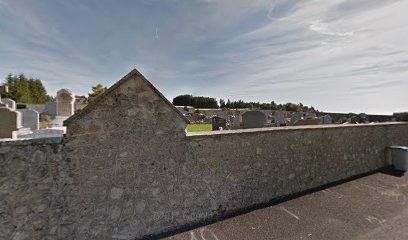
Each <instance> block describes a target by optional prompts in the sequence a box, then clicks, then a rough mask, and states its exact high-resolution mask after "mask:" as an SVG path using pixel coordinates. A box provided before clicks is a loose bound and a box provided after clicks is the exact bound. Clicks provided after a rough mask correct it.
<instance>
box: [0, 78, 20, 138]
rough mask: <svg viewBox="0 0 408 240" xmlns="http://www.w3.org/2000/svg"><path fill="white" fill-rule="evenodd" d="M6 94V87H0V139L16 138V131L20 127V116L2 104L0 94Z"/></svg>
mask: <svg viewBox="0 0 408 240" xmlns="http://www.w3.org/2000/svg"><path fill="white" fill-rule="evenodd" d="M6 92H8V88H7V86H0V116H1V117H0V138H16V137H17V135H16V134H17V133H16V131H17V130H18V129H19V128H20V127H21V114H20V113H19V112H17V111H15V110H13V109H10V108H8V107H7V105H6V104H5V103H3V102H2V100H1V94H2V93H6Z"/></svg>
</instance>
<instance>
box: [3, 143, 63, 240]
mask: <svg viewBox="0 0 408 240" xmlns="http://www.w3.org/2000/svg"><path fill="white" fill-rule="evenodd" d="M62 151H63V148H62V143H61V139H60V138H56V139H39V140H29V141H11V142H0V239H16V240H17V239H21V240H23V239H63V238H64V237H67V235H66V234H68V236H69V232H70V230H68V229H67V228H65V227H64V225H69V220H68V219H67V218H64V216H65V214H66V212H67V210H68V208H67V207H66V204H65V189H66V187H67V183H68V180H67V179H68V172H69V170H68V169H69V167H68V165H67V164H66V162H65V159H64V158H63V155H62ZM64 231H65V232H64Z"/></svg>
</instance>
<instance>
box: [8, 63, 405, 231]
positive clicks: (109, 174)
mask: <svg viewBox="0 0 408 240" xmlns="http://www.w3.org/2000/svg"><path fill="white" fill-rule="evenodd" d="M61 93H63V94H61V99H60V100H59V101H57V103H61V102H63V106H66V108H65V110H63V109H61V107H59V106H58V105H57V108H56V109H57V115H61V117H64V118H65V120H64V121H63V124H64V126H65V127H66V134H65V135H64V136H59V137H51V138H38V139H23V140H15V141H2V142H0V163H1V166H2V169H5V170H4V171H2V175H1V181H0V203H1V204H2V205H1V206H2V211H3V213H2V214H3V215H2V216H3V218H2V221H3V224H1V225H0V228H1V229H0V234H1V235H0V238H1V239H9V238H11V237H14V236H24V237H25V238H27V239H72V238H75V239H141V238H145V237H152V238H154V236H156V237H157V236H164V235H166V233H167V234H168V233H171V232H175V231H178V230H180V229H185V228H188V227H189V226H195V225H197V224H204V223H207V222H209V221H210V222H211V221H215V220H217V219H222V218H225V217H227V216H231V214H234V213H237V212H239V211H244V210H246V209H251V208H253V207H256V206H263V204H266V203H268V202H270V201H272V200H274V199H280V198H283V197H286V196H291V195H293V194H298V193H301V192H304V191H308V190H310V189H315V188H318V187H321V186H324V185H326V184H329V183H334V182H337V181H341V180H345V179H349V178H352V177H356V176H360V175H362V174H368V173H371V172H374V171H377V170H378V169H381V168H383V167H386V166H390V165H391V162H390V159H389V158H387V157H386V156H387V154H386V153H387V147H389V146H395V145H400V146H407V145H408V123H407V122H387V123H374V124H354V125H339V124H323V125H313V126H310V125H303V126H287V127H263V126H262V125H263V124H264V123H265V122H266V121H267V119H268V118H269V114H268V115H266V114H264V113H262V114H259V113H258V112H255V113H252V112H248V113H247V114H243V115H242V116H239V115H235V116H234V118H237V119H239V118H240V117H243V119H242V123H243V126H244V127H245V126H248V125H249V126H250V127H255V128H247V129H236V130H225V131H224V130H220V129H221V128H222V129H224V127H225V128H228V124H229V125H230V126H231V128H233V126H234V127H237V126H238V124H237V121H236V120H235V123H234V119H233V118H231V119H229V121H228V123H227V121H225V118H228V116H226V115H224V116H222V114H219V115H218V116H217V118H214V120H213V121H212V129H214V130H216V131H207V132H197V133H186V127H187V125H188V124H189V123H190V121H189V120H188V119H187V118H186V117H185V116H184V115H183V113H182V112H181V111H179V110H177V108H176V107H174V106H173V104H171V103H170V102H169V101H168V100H167V99H166V98H165V97H164V96H163V95H162V94H161V93H160V91H159V90H157V89H156V88H155V87H154V86H153V85H152V84H151V83H150V82H149V81H148V80H147V79H146V78H145V77H144V76H143V75H142V74H141V73H139V72H138V71H137V70H136V69H135V70H133V71H131V72H130V73H128V74H127V75H126V76H124V77H123V78H122V79H121V80H119V81H118V82H117V83H115V84H114V85H113V86H112V87H111V88H109V89H108V90H107V91H106V92H105V93H104V94H103V95H102V96H101V97H100V98H98V99H96V100H95V101H94V102H92V103H90V104H89V105H87V106H86V107H85V108H83V109H82V111H80V112H77V113H75V114H73V115H72V116H68V115H70V114H72V113H73V111H72V105H71V103H72V97H71V96H72V94H70V93H69V92H68V91H62V92H61ZM4 105H5V104H4V103H3V104H2V107H0V111H5V112H7V113H8V114H9V116H10V117H9V118H8V120H7V122H6V121H3V119H4V118H2V122H1V125H0V126H1V127H2V128H1V129H5V127H7V129H8V131H15V130H17V129H19V128H21V127H20V126H18V125H17V124H16V123H17V122H19V121H16V119H18V118H21V112H18V111H14V110H12V109H10V108H7V109H6V110H3V109H5V108H4ZM17 110H18V109H17ZM23 112H24V111H23ZM67 117H68V118H67ZM247 117H249V118H248V119H247ZM271 117H274V120H275V121H274V122H275V123H276V124H277V125H286V124H288V125H289V124H290V122H291V121H292V117H291V115H286V114H285V113H277V114H276V113H275V116H271ZM302 117H304V118H305V119H304V120H307V119H308V118H307V116H296V117H293V119H294V121H295V122H297V121H299V120H300V119H302ZM309 119H312V120H313V121H315V120H314V119H315V117H314V116H312V117H310V118H309ZM247 120H248V121H249V122H247ZM319 121H321V122H323V123H331V119H330V118H329V117H325V118H322V119H321V120H319ZM20 122H21V121H20ZM247 124H248V125H247ZM319 124H320V122H319ZM295 125H296V124H295ZM27 126H28V128H30V126H31V125H30V126H29V125H27ZM34 127H35V126H34ZM240 127H241V126H240ZM217 128H218V130H217ZM356 139H358V141H355V140H356ZM15 226H18V227H17V228H16V227H15Z"/></svg>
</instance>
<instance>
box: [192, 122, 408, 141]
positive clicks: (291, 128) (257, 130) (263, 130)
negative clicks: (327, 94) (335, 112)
mask: <svg viewBox="0 0 408 240" xmlns="http://www.w3.org/2000/svg"><path fill="white" fill-rule="evenodd" d="M394 125H408V122H385V123H364V124H327V125H305V126H288V127H265V128H251V129H235V130H221V131H206V132H192V133H186V136H187V138H200V137H217V136H224V135H234V134H251V133H258V134H259V133H268V132H276V131H298V130H313V129H326V128H356V127H357V128H361V127H376V126H394Z"/></svg>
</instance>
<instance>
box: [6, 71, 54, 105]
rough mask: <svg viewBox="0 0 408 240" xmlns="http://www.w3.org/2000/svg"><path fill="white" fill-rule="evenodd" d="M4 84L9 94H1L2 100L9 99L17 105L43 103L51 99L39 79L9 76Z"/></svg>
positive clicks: (22, 75) (20, 75)
mask: <svg viewBox="0 0 408 240" xmlns="http://www.w3.org/2000/svg"><path fill="white" fill-rule="evenodd" d="M4 84H6V85H8V88H9V92H8V93H3V94H2V97H3V98H11V99H13V100H14V101H16V102H19V103H34V104H41V103H45V102H47V101H49V100H50V99H51V97H50V96H48V95H47V91H46V90H45V87H44V86H43V84H42V82H41V80H40V79H34V78H27V77H26V76H24V74H19V75H12V74H9V75H7V77H6V79H5V81H4Z"/></svg>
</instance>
